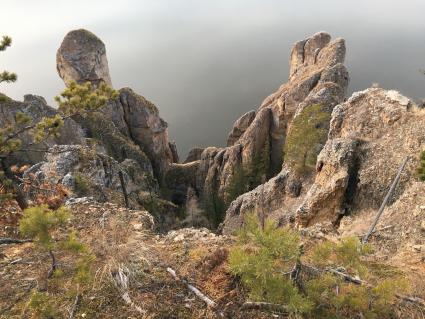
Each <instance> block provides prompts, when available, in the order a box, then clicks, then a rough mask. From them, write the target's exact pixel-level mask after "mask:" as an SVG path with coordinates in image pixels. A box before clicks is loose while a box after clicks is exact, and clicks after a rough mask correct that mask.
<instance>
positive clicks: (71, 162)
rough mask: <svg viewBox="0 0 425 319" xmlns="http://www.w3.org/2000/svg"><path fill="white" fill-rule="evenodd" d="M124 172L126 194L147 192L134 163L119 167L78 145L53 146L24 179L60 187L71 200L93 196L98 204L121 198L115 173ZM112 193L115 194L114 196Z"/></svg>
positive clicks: (146, 176)
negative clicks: (65, 188)
mask: <svg viewBox="0 0 425 319" xmlns="http://www.w3.org/2000/svg"><path fill="white" fill-rule="evenodd" d="M119 171H121V172H123V176H124V181H125V185H126V189H127V192H128V193H129V194H130V196H131V195H132V194H134V195H136V194H137V193H138V192H139V191H142V190H145V191H146V190H150V189H149V186H150V184H149V183H148V182H147V180H149V178H152V177H151V176H149V173H148V172H144V171H143V170H141V168H140V166H138V164H137V163H136V162H135V161H132V160H125V161H124V162H122V163H121V164H120V163H118V162H117V161H115V160H114V159H113V158H111V157H109V156H107V155H104V154H101V153H97V152H95V151H94V150H93V149H91V148H89V147H85V146H81V145H56V146H53V147H52V148H51V149H50V150H49V152H48V153H46V158H45V161H43V162H40V163H38V164H35V165H34V166H32V167H31V168H29V169H28V170H27V171H26V172H25V173H24V177H26V178H30V179H35V180H37V181H40V182H43V181H46V182H49V183H52V184H58V183H60V184H62V185H64V186H65V187H67V188H68V189H69V190H71V192H72V195H71V197H80V196H93V197H94V198H95V199H96V200H98V201H113V197H114V196H122V195H121V194H122V187H121V183H120V179H119V175H118V172H119ZM114 194H115V195H114Z"/></svg>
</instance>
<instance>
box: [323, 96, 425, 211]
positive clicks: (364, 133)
mask: <svg viewBox="0 0 425 319" xmlns="http://www.w3.org/2000/svg"><path fill="white" fill-rule="evenodd" d="M424 125H425V117H424V115H423V112H422V111H421V110H418V109H417V108H416V106H415V103H414V102H413V101H411V100H410V99H409V98H407V97H405V96H402V95H401V94H400V93H399V92H397V91H387V90H384V89H380V88H370V89H367V90H365V91H361V92H357V93H354V94H353V95H352V97H351V98H350V99H348V101H347V102H345V103H342V104H340V105H338V106H337V107H336V108H335V109H334V112H333V114H332V119H331V125H330V131H329V139H337V138H344V139H345V138H350V139H355V140H356V141H358V143H359V146H358V150H357V152H356V153H357V154H358V163H357V164H356V165H357V166H358V168H357V183H356V189H355V191H354V192H353V194H352V195H351V196H352V197H353V198H352V202H353V210H359V209H364V208H373V209H376V208H378V207H379V205H380V204H381V202H382V199H383V198H384V196H385V194H386V192H387V190H388V187H389V185H390V184H391V181H392V179H393V178H394V176H395V175H396V173H397V171H398V168H399V166H400V164H401V163H402V161H403V159H404V158H405V157H406V156H408V157H409V161H408V165H407V167H406V169H405V172H404V174H403V175H402V177H401V180H400V183H399V186H398V188H397V191H396V193H395V195H394V196H393V201H394V200H396V199H397V198H398V197H399V196H400V194H402V192H403V191H404V188H405V187H406V183H408V181H409V180H412V179H415V169H416V166H417V159H418V156H419V153H420V151H421V150H422V149H423V147H424V145H425V132H424V131H423V129H422V128H423V127H424Z"/></svg>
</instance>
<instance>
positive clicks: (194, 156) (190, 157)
mask: <svg viewBox="0 0 425 319" xmlns="http://www.w3.org/2000/svg"><path fill="white" fill-rule="evenodd" d="M203 151H204V148H201V147H195V148H192V149H191V150H190V151H189V153H188V154H187V157H186V159H185V160H184V162H183V163H190V162H194V161H199V160H200V159H201V154H202V152H203Z"/></svg>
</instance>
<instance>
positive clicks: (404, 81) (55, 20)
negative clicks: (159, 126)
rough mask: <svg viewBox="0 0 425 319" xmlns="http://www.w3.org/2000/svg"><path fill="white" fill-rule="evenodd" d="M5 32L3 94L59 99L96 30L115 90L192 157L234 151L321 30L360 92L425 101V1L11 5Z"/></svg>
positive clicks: (0, 4) (0, 23)
mask: <svg viewBox="0 0 425 319" xmlns="http://www.w3.org/2000/svg"><path fill="white" fill-rule="evenodd" d="M0 9H1V12H2V19H1V20H0V34H7V35H10V36H12V37H13V40H14V42H13V46H12V47H11V48H9V49H8V50H7V51H6V52H3V53H1V55H0V70H1V69H7V70H11V71H15V72H17V73H18V77H19V80H18V82H17V83H14V84H2V85H1V86H0V91H1V92H5V93H6V94H8V95H9V96H11V97H13V98H15V99H19V100H20V99H22V96H23V95H24V94H26V93H33V94H38V95H42V96H44V97H45V98H46V99H47V100H48V101H49V102H50V103H51V104H52V105H53V102H52V101H53V96H54V95H56V94H57V93H58V92H60V91H61V90H62V89H63V86H64V85H63V83H62V81H61V79H60V78H59V76H58V75H57V73H56V57H55V55H56V50H57V48H58V47H59V45H60V43H61V41H62V39H63V37H64V36H65V34H66V33H67V32H68V31H70V30H73V29H76V28H86V29H88V30H90V31H92V32H93V33H95V34H96V35H97V36H99V37H100V38H101V39H102V40H103V42H104V43H105V44H106V48H107V55H108V60H109V68H110V73H111V77H112V82H113V84H114V86H115V88H121V87H124V86H129V87H131V88H133V89H134V90H135V91H136V92H138V93H139V94H142V95H144V96H145V97H146V98H148V99H150V100H151V101H153V102H154V103H155V104H156V105H157V106H158V107H159V109H160V113H161V116H162V117H163V118H164V119H165V120H166V121H167V122H168V123H169V128H170V137H171V138H172V139H175V140H176V142H177V146H178V149H179V153H180V154H181V155H184V154H185V153H186V152H187V150H188V149H190V148H191V147H193V146H206V145H224V144H225V141H226V136H227V134H228V132H229V130H230V128H231V126H232V124H233V122H234V120H236V119H237V118H238V117H239V116H240V115H241V114H242V113H244V112H246V111H249V110H251V109H256V108H257V107H258V105H259V104H260V103H261V101H262V100H263V99H264V98H265V97H266V96H267V95H269V94H270V93H272V92H273V91H274V90H275V89H276V88H277V87H278V86H279V85H280V84H281V83H283V82H285V81H286V79H287V76H288V57H289V52H290V48H291V46H292V44H293V43H294V42H295V41H297V40H301V39H303V38H305V37H307V36H309V35H311V34H313V33H315V32H317V31H322V30H325V31H328V32H330V33H331V34H332V36H333V37H343V38H345V39H346V41H347V61H346V64H347V66H348V68H349V72H350V76H351V83H350V92H352V91H357V90H361V89H364V88H367V87H369V86H370V85H371V83H372V82H378V83H380V84H381V86H382V87H385V88H397V89H399V90H400V91H401V92H402V93H404V94H406V95H409V96H412V97H414V98H423V97H425V90H424V88H425V76H424V75H421V74H420V73H419V71H418V70H419V69H421V68H424V69H425V19H424V13H425V1H424V0H403V1H392V0H356V1H349V0H345V1H341V0H280V1H278V0H149V1H148V0H138V1H136V0H120V1H105V0H103V1H100V0H90V1H88V0H86V1H83V0H78V1H77V0H72V1H70V0H67V1H63V0H37V1H36V0H0Z"/></svg>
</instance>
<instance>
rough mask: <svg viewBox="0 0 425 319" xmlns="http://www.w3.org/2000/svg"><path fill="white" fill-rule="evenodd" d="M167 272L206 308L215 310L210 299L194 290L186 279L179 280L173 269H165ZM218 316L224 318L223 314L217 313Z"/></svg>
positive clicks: (214, 305)
mask: <svg viewBox="0 0 425 319" xmlns="http://www.w3.org/2000/svg"><path fill="white" fill-rule="evenodd" d="M167 272H168V273H169V274H170V275H171V276H173V278H174V279H175V280H176V281H180V282H182V283H183V284H185V286H186V287H187V289H189V290H190V291H192V292H193V293H194V294H195V295H196V296H197V297H198V298H199V299H201V300H202V301H203V302H205V303H206V304H207V306H208V307H211V308H213V309H217V303H216V302H215V301H214V300H212V299H210V298H209V297H208V296H206V295H205V294H203V293H202V292H201V291H200V290H199V289H198V288H196V287H195V286H193V285H191V284H190V283H189V282H188V281H187V280H186V279H184V278H179V277H178V276H177V274H176V272H175V271H174V269H172V268H170V267H167ZM218 314H219V315H220V316H221V317H223V318H224V313H223V312H221V311H218Z"/></svg>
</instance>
